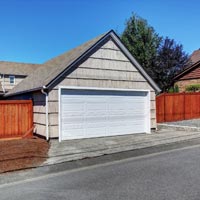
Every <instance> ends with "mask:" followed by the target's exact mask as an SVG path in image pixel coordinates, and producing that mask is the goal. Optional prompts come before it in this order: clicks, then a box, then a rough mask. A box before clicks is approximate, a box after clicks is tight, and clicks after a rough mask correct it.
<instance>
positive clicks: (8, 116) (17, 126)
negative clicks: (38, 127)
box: [0, 100, 33, 138]
mask: <svg viewBox="0 0 200 200" xmlns="http://www.w3.org/2000/svg"><path fill="white" fill-rule="evenodd" d="M32 127H33V103H32V101H31V100H6V101H5V100H3V101H0V138H9V137H22V136H23V135H24V134H25V133H26V132H27V131H28V130H30V129H31V128H32ZM31 134H33V133H32V132H31Z"/></svg>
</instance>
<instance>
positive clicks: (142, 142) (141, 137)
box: [43, 130, 200, 165]
mask: <svg viewBox="0 0 200 200" xmlns="http://www.w3.org/2000/svg"><path fill="white" fill-rule="evenodd" d="M195 138H200V132H187V131H171V130H160V131H157V132H152V134H133V135H124V136H114V137H104V138H92V139H81V140H69V141H63V142H61V143H59V142H58V140H51V141H50V150H49V154H48V156H49V158H48V159H47V160H46V161H45V162H44V163H43V165H51V164H58V163H62V162H66V161H73V160H79V159H84V158H91V157H97V156H101V155H107V154H113V153H119V152H125V151H131V150H136V149H142V148H147V147H153V146H157V145H164V144H165V145H166V144H170V143H176V142H181V141H185V140H191V139H195Z"/></svg>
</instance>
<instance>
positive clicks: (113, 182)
mask: <svg viewBox="0 0 200 200" xmlns="http://www.w3.org/2000/svg"><path fill="white" fill-rule="evenodd" d="M0 199H1V200H4V199H5V200H8V199H9V200H13V199H14V200H16V199H17V200H18V199H20V200H27V199H28V200H44V199H45V200H56V199H59V200H62V199H67V200H90V199H91V200H127V199H130V200H147V199H148V200H167V199H169V200H172V199H176V200H188V199H189V200H198V199H200V146H193V147H189V148H188V147H187V148H184V149H176V150H171V151H167V152H161V153H155V154H151V155H146V156H140V157H135V158H130V159H126V160H121V161H115V162H111V163H107V164H102V165H101V164H100V165H95V166H90V167H85V168H80V169H76V170H70V171H62V172H58V173H55V174H50V175H45V176H42V177H37V178H32V179H29V180H25V181H20V182H16V183H9V184H5V185H0Z"/></svg>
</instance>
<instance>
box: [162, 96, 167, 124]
mask: <svg viewBox="0 0 200 200" xmlns="http://www.w3.org/2000/svg"><path fill="white" fill-rule="evenodd" d="M165 110H166V109H165V93H164V113H163V114H164V122H165Z"/></svg>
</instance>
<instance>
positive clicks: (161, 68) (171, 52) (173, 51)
mask: <svg viewBox="0 0 200 200" xmlns="http://www.w3.org/2000/svg"><path fill="white" fill-rule="evenodd" d="M187 63H188V55H187V54H186V53H185V52H184V51H183V46H182V45H181V44H177V43H176V42H175V41H174V40H173V39H169V38H168V37H166V38H165V39H163V40H162V43H161V45H160V47H159V48H158V52H157V57H156V59H155V63H154V73H155V76H154V79H155V81H156V82H157V83H158V84H159V86H160V87H161V88H162V89H163V90H165V91H166V90H167V89H168V88H169V86H170V85H171V84H172V83H173V77H174V76H175V75H177V74H178V73H179V72H180V71H182V70H183V69H184V68H185V67H186V66H187Z"/></svg>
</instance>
